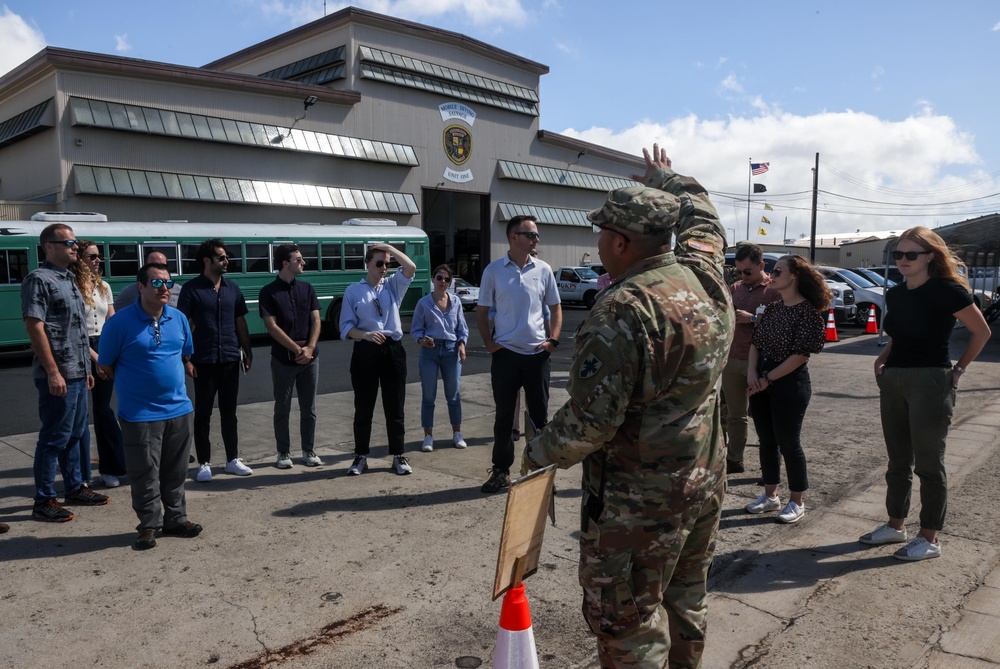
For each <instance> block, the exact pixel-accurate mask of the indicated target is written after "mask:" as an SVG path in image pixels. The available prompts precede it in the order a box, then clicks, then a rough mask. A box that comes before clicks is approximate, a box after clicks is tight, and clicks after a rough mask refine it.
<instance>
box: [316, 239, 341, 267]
mask: <svg viewBox="0 0 1000 669" xmlns="http://www.w3.org/2000/svg"><path fill="white" fill-rule="evenodd" d="M322 249H323V256H322V258H321V262H320V269H322V270H324V271H328V272H338V271H340V270H341V269H343V265H344V258H343V254H342V253H341V249H340V242H332V243H329V244H328V243H326V242H323V246H322Z"/></svg>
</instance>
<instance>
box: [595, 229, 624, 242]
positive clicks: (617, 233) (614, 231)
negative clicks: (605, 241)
mask: <svg viewBox="0 0 1000 669" xmlns="http://www.w3.org/2000/svg"><path fill="white" fill-rule="evenodd" d="M601 230H607V231H608V232H613V233H615V234H616V235H620V236H621V238H622V239H624V240H625V241H626V242H628V243H629V244H631V243H632V240H631V239H629V238H628V235H626V234H625V233H622V232H618V231H617V230H615V229H613V228H606V227H604V226H603V225H595V226H594V232H597V233H599V232H601Z"/></svg>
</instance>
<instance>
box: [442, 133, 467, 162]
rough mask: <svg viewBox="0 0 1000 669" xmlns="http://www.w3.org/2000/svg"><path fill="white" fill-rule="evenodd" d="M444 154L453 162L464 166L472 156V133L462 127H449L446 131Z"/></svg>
mask: <svg viewBox="0 0 1000 669" xmlns="http://www.w3.org/2000/svg"><path fill="white" fill-rule="evenodd" d="M444 152H445V153H447V154H448V160H450V161H451V162H453V163H455V164H456V165H464V164H465V163H466V161H467V160H469V156H471V155H472V133H471V132H469V130H467V129H466V128H463V127H462V126H460V125H449V126H448V127H447V128H445V129H444Z"/></svg>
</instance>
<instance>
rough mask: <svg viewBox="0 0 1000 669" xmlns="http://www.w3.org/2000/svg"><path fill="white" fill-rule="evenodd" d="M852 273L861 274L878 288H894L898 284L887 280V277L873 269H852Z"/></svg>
mask: <svg viewBox="0 0 1000 669" xmlns="http://www.w3.org/2000/svg"><path fill="white" fill-rule="evenodd" d="M851 271H852V272H855V273H857V274H860V275H861V276H863V277H865V278H866V279H868V280H869V281H871V282H872V283H874V284H875V285H876V286H883V287H885V288H892V287H893V286H895V285H896V282H895V281H894V280H893V279H891V278H890V279H886V278H885V275H883V274H879V273H878V272H876V271H874V270H873V269H872V268H871V267H852V268H851Z"/></svg>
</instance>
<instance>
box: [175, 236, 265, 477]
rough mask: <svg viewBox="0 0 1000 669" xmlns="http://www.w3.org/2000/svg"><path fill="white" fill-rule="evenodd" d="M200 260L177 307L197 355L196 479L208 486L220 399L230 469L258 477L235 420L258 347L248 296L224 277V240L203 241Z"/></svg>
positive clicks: (193, 372) (194, 369)
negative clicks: (243, 451)
mask: <svg viewBox="0 0 1000 669" xmlns="http://www.w3.org/2000/svg"><path fill="white" fill-rule="evenodd" d="M195 261H196V262H197V263H199V264H200V265H201V267H202V272H201V274H199V275H198V276H196V277H195V278H193V279H191V280H190V281H188V282H187V283H186V284H184V287H183V288H182V289H181V297H180V300H178V301H177V308H178V309H180V310H181V311H182V312H184V315H185V316H187V317H188V322H189V323H190V325H191V334H192V335H193V336H194V355H193V356H191V360H190V361H185V362H186V364H185V367H186V369H187V372H188V374H190V375H191V377H192V378H194V447H195V450H196V451H197V453H198V462H199V463H200V466H199V468H198V474H197V476H196V479H197V480H198V481H201V482H202V483H207V482H208V481H211V480H212V467H211V464H210V461H211V459H212V440H211V437H210V436H209V432H210V428H211V426H212V410H213V408H214V407H215V397H216V395H218V397H219V420H220V421H221V422H222V442H223V444H224V445H225V447H226V469H225V471H226V473H227V474H234V475H236V476H250V475H251V474H253V470H252V469H250V468H249V467H247V466H246V465H245V464H243V460H242V459H241V458H240V452H239V432H238V431H237V418H236V406H237V400H238V398H239V394H240V374H241V372H246V371H249V370H250V365H251V363H252V361H253V348H252V347H251V346H250V330H249V329H248V328H247V320H246V314H247V303H246V300H244V299H243V292H242V291H241V290H240V287H239V286H237V285H236V284H235V283H234V282H232V281H228V280H226V278H225V276H224V275H225V273H226V272H227V271H228V270H229V256H228V255H227V254H226V245H225V243H224V242H223V241H222V240H221V239H209V240H207V241H204V242H202V243H201V245H200V246H199V247H198V251H197V253H196V254H195ZM241 354H242V356H243V360H242V361H241V359H240V356H241ZM188 365H190V366H188ZM241 367H242V369H241Z"/></svg>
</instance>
